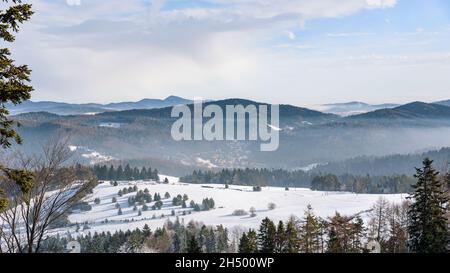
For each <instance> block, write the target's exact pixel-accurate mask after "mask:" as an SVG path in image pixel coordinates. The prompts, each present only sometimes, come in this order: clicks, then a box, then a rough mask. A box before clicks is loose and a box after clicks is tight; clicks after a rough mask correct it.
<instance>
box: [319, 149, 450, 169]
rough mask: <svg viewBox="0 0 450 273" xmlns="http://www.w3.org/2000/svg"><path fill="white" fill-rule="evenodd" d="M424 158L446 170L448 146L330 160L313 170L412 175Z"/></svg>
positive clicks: (448, 155)
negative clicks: (423, 150)
mask: <svg viewBox="0 0 450 273" xmlns="http://www.w3.org/2000/svg"><path fill="white" fill-rule="evenodd" d="M424 158H433V159H434V162H435V163H434V164H435V166H436V168H437V169H440V170H446V168H447V165H448V164H449V161H450V148H442V149H440V150H436V151H429V152H426V153H422V154H408V155H388V156H380V157H375V156H361V157H356V158H352V159H348V160H343V161H338V162H331V163H328V164H326V165H321V166H318V167H317V168H316V169H314V171H315V172H321V173H332V174H336V175H343V174H345V173H351V174H354V175H367V174H370V175H371V176H391V175H394V174H405V175H408V176H412V175H413V174H414V172H415V169H414V167H416V166H419V165H420V163H421V162H422V160H423V159H424Z"/></svg>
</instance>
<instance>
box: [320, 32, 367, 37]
mask: <svg viewBox="0 0 450 273" xmlns="http://www.w3.org/2000/svg"><path fill="white" fill-rule="evenodd" d="M371 35H375V33H369V32H341V33H327V36H328V37H338V38H340V37H361V36H371Z"/></svg>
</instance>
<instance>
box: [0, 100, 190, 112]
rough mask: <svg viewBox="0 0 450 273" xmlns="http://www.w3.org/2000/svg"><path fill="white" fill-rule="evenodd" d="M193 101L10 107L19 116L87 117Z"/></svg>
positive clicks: (26, 103)
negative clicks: (41, 114) (30, 114)
mask: <svg viewBox="0 0 450 273" xmlns="http://www.w3.org/2000/svg"><path fill="white" fill-rule="evenodd" d="M189 103H192V101H190V100H187V99H184V98H181V97H176V96H170V97H167V98H166V99H163V100H161V99H143V100H140V101H137V102H119V103H109V104H98V103H85V104H72V103H63V102H52V101H39V102H34V101H26V102H24V103H22V104H19V105H16V106H14V105H8V106H7V107H8V108H9V109H10V112H11V114H12V115H18V114H23V113H31V112H48V113H52V114H58V115H85V114H96V113H102V112H107V111H124V110H131V109H154V108H164V107H170V106H174V105H179V104H189Z"/></svg>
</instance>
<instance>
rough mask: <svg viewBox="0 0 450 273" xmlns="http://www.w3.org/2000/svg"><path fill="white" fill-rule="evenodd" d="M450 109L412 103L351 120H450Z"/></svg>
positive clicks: (361, 115) (430, 104)
mask: <svg viewBox="0 0 450 273" xmlns="http://www.w3.org/2000/svg"><path fill="white" fill-rule="evenodd" d="M449 118H450V107H448V106H445V105H440V104H433V103H424V102H412V103H409V104H405V105H402V106H398V107H395V108H392V109H380V110H376V111H373V112H369V113H365V114H360V115H355V116H352V117H350V119H449Z"/></svg>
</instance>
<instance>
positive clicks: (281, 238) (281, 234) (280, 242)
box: [275, 221, 286, 253]
mask: <svg viewBox="0 0 450 273" xmlns="http://www.w3.org/2000/svg"><path fill="white" fill-rule="evenodd" d="M285 245H286V231H285V229H284V224H283V221H279V222H278V227H277V233H276V237H275V252H276V253H282V252H283V250H284V249H285Z"/></svg>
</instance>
